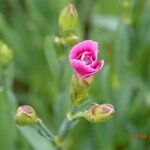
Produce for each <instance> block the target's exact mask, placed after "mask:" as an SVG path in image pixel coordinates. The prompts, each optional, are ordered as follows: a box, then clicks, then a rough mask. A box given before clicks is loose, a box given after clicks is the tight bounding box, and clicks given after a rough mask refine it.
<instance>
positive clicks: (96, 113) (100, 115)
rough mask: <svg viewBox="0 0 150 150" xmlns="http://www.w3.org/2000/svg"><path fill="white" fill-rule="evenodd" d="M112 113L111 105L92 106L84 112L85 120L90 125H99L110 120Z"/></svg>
mask: <svg viewBox="0 0 150 150" xmlns="http://www.w3.org/2000/svg"><path fill="white" fill-rule="evenodd" d="M114 113H115V110H114V106H113V105H111V104H101V105H99V104H94V105H93V106H91V108H90V109H89V110H87V111H86V112H85V118H86V119H87V120H88V121H90V122H92V123H99V122H104V121H107V120H109V119H111V118H112V116H113V114H114Z"/></svg>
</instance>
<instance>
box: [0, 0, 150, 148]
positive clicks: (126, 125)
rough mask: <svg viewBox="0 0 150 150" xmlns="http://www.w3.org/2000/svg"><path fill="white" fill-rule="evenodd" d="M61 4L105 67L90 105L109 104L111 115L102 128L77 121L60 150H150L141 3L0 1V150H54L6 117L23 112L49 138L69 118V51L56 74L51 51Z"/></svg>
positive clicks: (145, 9)
mask: <svg viewBox="0 0 150 150" xmlns="http://www.w3.org/2000/svg"><path fill="white" fill-rule="evenodd" d="M69 3H73V4H74V5H75V6H76V8H77V10H78V14H79V19H80V22H79V28H78V35H80V38H81V40H83V39H93V40H96V41H98V42H99V46H100V48H99V49H100V53H99V54H100V55H99V57H100V58H104V60H105V66H104V68H103V70H102V71H101V72H99V73H98V74H97V75H96V78H95V80H94V83H93V87H92V90H91V93H90V99H91V101H93V102H94V101H96V102H98V103H112V104H113V105H114V107H115V109H116V114H115V116H114V118H113V119H112V120H111V121H108V122H106V123H104V124H96V125H95V124H91V123H88V122H87V121H85V120H82V121H80V123H79V124H78V125H77V126H76V127H75V128H74V129H73V130H72V132H71V133H70V134H69V136H68V138H67V146H66V148H65V149H66V150H70V149H72V150H148V149H150V1H149V0H109V1H106V0H54V1H53V0H0V39H1V40H3V41H4V42H5V43H7V44H8V46H9V47H10V48H11V49H12V51H13V62H11V64H10V66H9V68H8V71H7V75H6V77H5V79H4V80H5V86H4V87H2V85H0V149H1V150H54V148H53V147H52V145H50V144H49V143H48V141H46V140H45V139H44V138H43V137H41V136H40V135H39V134H38V133H37V132H36V130H34V129H33V128H32V127H24V128H19V127H17V126H16V124H15V121H14V112H15V110H16V106H18V105H21V104H30V105H32V106H33V107H34V108H35V109H36V111H37V112H38V115H39V116H40V117H41V118H42V119H43V120H44V122H45V123H46V124H47V126H49V127H50V128H51V129H52V130H53V131H54V132H57V130H58V128H59V125H60V124H61V122H62V120H63V119H64V117H65V113H66V112H67V111H68V110H69V107H70V100H69V92H68V91H69V86H70V81H71V76H72V68H71V67H70V65H69V61H68V53H69V49H70V47H66V48H65V54H66V59H65V60H64V63H63V70H64V73H62V72H61V71H62V70H60V66H61V62H60V61H59V60H58V58H57V54H56V48H55V46H54V44H52V43H53V39H54V37H55V35H58V34H59V28H58V16H59V13H60V12H61V10H62V9H63V8H64V7H65V6H66V5H68V4H69ZM3 88H4V89H3ZM143 134H144V135H146V138H143V136H142V135H143Z"/></svg>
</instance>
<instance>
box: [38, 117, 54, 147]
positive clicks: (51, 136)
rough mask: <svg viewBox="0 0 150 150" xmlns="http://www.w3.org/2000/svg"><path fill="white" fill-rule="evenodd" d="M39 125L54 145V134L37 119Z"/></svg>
mask: <svg viewBox="0 0 150 150" xmlns="http://www.w3.org/2000/svg"><path fill="white" fill-rule="evenodd" d="M37 125H38V126H39V127H40V128H41V129H42V130H43V132H44V133H45V134H46V135H47V136H48V138H49V139H50V141H51V142H52V143H53V144H54V135H53V133H52V132H51V131H50V130H49V129H48V128H47V127H46V126H45V124H44V123H43V121H42V120H41V119H39V118H38V119H37Z"/></svg>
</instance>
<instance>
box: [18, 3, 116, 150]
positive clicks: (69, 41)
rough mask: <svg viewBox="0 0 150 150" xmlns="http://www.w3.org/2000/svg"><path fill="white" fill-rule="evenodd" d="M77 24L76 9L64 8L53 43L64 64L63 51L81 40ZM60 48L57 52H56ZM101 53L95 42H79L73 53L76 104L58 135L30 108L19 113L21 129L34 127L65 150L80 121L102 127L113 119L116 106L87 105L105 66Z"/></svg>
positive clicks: (74, 97)
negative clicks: (92, 89)
mask: <svg viewBox="0 0 150 150" xmlns="http://www.w3.org/2000/svg"><path fill="white" fill-rule="evenodd" d="M77 21H78V14H77V10H76V9H75V7H74V6H73V5H68V6H67V7H65V9H64V10H63V11H62V13H61V14H60V17H59V26H60V31H61V34H60V37H56V38H55V40H54V41H55V42H54V43H55V46H56V47H57V48H58V50H59V51H58V54H59V55H58V59H60V58H61V59H60V60H61V61H60V62H61V63H62V61H63V60H64V59H62V58H65V57H66V56H67V55H66V53H65V52H67V51H65V52H64V51H62V50H63V48H65V49H68V47H69V46H72V45H74V44H75V43H77V42H78V40H79V37H78V36H77V35H76V33H75V30H76V26H77ZM54 43H51V44H54ZM66 46H67V48H66ZM62 47H63V48H62ZM57 48H56V49H55V50H56V51H57ZM61 48H62V49H61ZM98 52H99V51H98V43H97V42H96V41H93V40H85V41H82V42H79V43H78V44H76V45H74V46H73V47H72V48H71V49H70V53H69V61H70V65H71V67H72V68H73V76H72V82H71V83H72V84H71V91H70V92H71V93H70V96H71V100H72V102H73V103H72V108H70V111H69V112H67V113H66V118H64V121H63V122H62V124H61V125H60V128H59V130H58V132H56V133H53V132H52V131H51V130H49V128H47V126H46V125H45V124H44V123H43V121H42V119H41V118H39V117H38V115H37V114H36V111H35V110H34V109H33V108H32V107H31V106H29V105H23V106H20V107H19V108H18V109H17V112H16V116H15V120H16V123H17V124H18V125H19V126H27V125H32V126H33V127H35V128H36V129H38V131H39V133H40V134H41V135H42V136H43V137H44V138H45V139H47V140H48V141H50V142H51V143H52V144H53V146H54V147H55V148H56V149H57V150H65V149H66V147H65V142H64V140H65V138H66V136H67V135H68V133H69V132H70V130H71V129H72V128H73V127H75V125H76V124H77V123H78V121H79V120H80V119H81V118H84V119H86V120H87V121H88V122H91V123H102V122H105V121H107V120H109V119H111V118H112V117H113V114H114V113H115V109H114V107H113V105H111V104H94V105H93V104H92V105H91V103H88V102H89V101H85V100H86V99H87V98H88V97H87V96H88V94H89V90H90V88H91V84H92V82H93V79H94V78H93V77H94V76H95V74H96V73H97V72H99V71H100V70H101V69H102V68H103V66H104V60H103V59H102V60H98ZM61 63H60V70H61V71H60V73H64V70H63V69H62V68H63V67H62V68H61ZM63 63H64V62H63ZM63 63H62V64H63ZM58 65H59V64H58ZM58 68H59V67H58ZM60 75H61V74H60ZM59 84H60V85H61V86H62V85H63V83H62V84H61V82H59ZM67 98H68V97H67ZM84 102H86V103H84ZM84 104H88V106H89V108H88V109H87V107H85V106H87V105H84ZM85 132H86V131H85Z"/></svg>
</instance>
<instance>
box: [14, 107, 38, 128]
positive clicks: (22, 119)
mask: <svg viewBox="0 0 150 150" xmlns="http://www.w3.org/2000/svg"><path fill="white" fill-rule="evenodd" d="M15 120H16V123H17V124H18V125H19V126H25V125H31V124H34V123H36V122H37V116H36V112H35V110H34V109H33V108H32V107H31V106H29V105H23V106H20V107H18V109H17V112H16V116H15Z"/></svg>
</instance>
